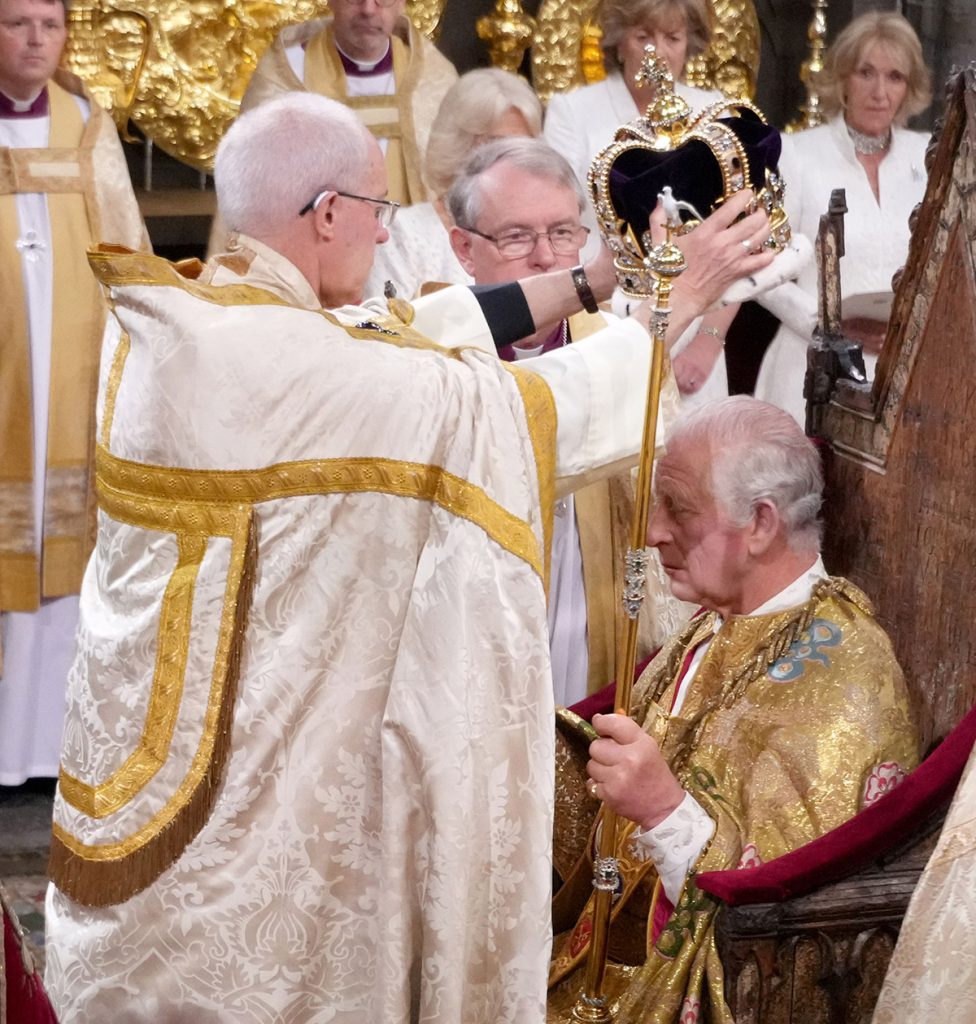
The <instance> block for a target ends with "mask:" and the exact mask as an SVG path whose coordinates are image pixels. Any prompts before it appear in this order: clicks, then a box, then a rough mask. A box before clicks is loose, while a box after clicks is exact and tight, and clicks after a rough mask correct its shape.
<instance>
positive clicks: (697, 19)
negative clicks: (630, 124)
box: [600, 0, 715, 71]
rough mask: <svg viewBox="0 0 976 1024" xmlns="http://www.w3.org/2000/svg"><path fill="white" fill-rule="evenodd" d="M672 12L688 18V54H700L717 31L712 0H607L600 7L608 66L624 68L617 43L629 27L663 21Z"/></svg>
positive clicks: (603, 42) (692, 55) (603, 44)
mask: <svg viewBox="0 0 976 1024" xmlns="http://www.w3.org/2000/svg"><path fill="white" fill-rule="evenodd" d="M673 14H680V15H681V16H682V17H683V18H684V19H685V29H686V31H687V33H688V58H689V59H690V58H691V57H697V56H698V54H700V53H701V52H702V51H703V50H704V49H705V47H707V46H708V44H709V43H710V42H711V39H712V32H713V31H714V24H715V23H714V18H713V15H712V5H711V4H710V3H709V0H606V3H604V5H603V7H602V8H601V10H600V28H601V29H602V30H603V39H602V40H601V42H600V46H601V47H602V48H603V58H604V61H605V62H606V65H607V69H608V70H614V69H616V70H617V71H621V70H622V69H623V65H622V64H621V63H620V58H619V57H618V56H617V47H618V46H619V45H620V40H621V39H623V37H624V33H625V32H626V31H627V30H628V29H631V28H633V27H634V26H635V25H646V24H647V23H648V22H658V21H662V20H663V19H665V18H667V17H669V16H670V15H673Z"/></svg>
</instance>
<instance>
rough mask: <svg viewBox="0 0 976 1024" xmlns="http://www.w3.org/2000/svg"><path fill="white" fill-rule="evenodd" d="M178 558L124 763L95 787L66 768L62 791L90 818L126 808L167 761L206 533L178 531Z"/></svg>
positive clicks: (180, 689) (181, 690) (178, 707)
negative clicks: (140, 717) (144, 703)
mask: <svg viewBox="0 0 976 1024" xmlns="http://www.w3.org/2000/svg"><path fill="white" fill-rule="evenodd" d="M178 543H179V559H178V561H177V563H176V567H175V568H174V570H173V573H172V575H171V576H170V578H169V583H168V584H167V586H166V590H165V592H164V594H163V602H162V608H161V610H160V615H159V630H158V633H157V641H156V665H155V668H154V670H153V681H152V687H151V688H150V691H149V707H148V708H147V710H146V719H145V724H144V725H143V730H142V735H141V736H140V738H139V742H138V744H136V748H135V750H134V751H133V752H132V753H131V754H130V755H129V757H128V758H126V760H125V763H124V764H123V765H122V766H121V767H120V768H119V769H118V770H117V771H116V772H114V773H113V774H112V775H111V776H110V777H109V778H108V779H106V780H105V781H104V782H100V783H99V784H98V785H97V786H90V785H88V784H87V783H85V782H82V781H81V780H80V779H76V778H74V777H73V776H71V775H68V774H67V772H65V771H62V772H61V773H60V777H59V784H60V786H61V795H62V796H63V797H64V799H65V800H66V801H67V802H68V803H69V804H71V806H72V807H74V808H76V809H77V810H79V811H81V812H82V813H83V814H87V815H88V817H90V818H105V817H107V816H108V815H109V814H114V813H115V812H116V811H118V810H120V809H121V808H122V807H124V806H125V805H126V804H127V803H129V801H131V800H132V799H133V797H135V795H136V794H137V793H139V792H140V791H141V790H142V789H143V788H144V787H145V786H146V784H147V783H148V782H149V780H150V779H152V777H153V776H154V775H155V774H156V772H158V771H159V769H160V768H161V767H162V766H163V765H164V764H165V762H166V758H167V756H168V754H169V748H170V744H171V743H172V741H173V731H174V729H175V728H176V719H177V717H178V715H179V710H180V703H181V701H182V699H183V684H184V682H185V676H186V659H187V656H188V655H189V653H190V615H191V613H192V611H193V595H194V592H195V589H196V581H197V576H198V574H199V572H200V564H201V562H202V561H203V556H204V555H205V554H206V551H207V541H206V538H204V537H194V536H189V535H186V534H182V535H179V536H178Z"/></svg>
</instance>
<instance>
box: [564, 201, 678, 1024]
mask: <svg viewBox="0 0 976 1024" xmlns="http://www.w3.org/2000/svg"><path fill="white" fill-rule="evenodd" d="M658 198H659V199H660V201H661V204H662V206H663V207H664V212H665V218H666V219H665V238H664V241H663V242H662V243H661V244H660V245H656V246H654V248H652V249H651V250H650V252H649V253H648V255H647V256H646V257H645V258H644V261H643V262H644V265H645V267H646V268H647V269H648V270H649V272H650V274H651V277H652V279H653V281H654V309H653V310H652V312H651V320H650V324H649V327H650V330H651V346H652V348H651V372H650V375H649V377H648V382H647V404H646V406H645V410H644V433H643V439H642V441H641V453H640V463H639V466H638V470H637V500H636V503H635V508H634V521H633V526H632V529H631V535H630V547H629V549H628V551H627V554H626V556H625V557H626V572H625V575H624V592H623V607H624V612H625V616H626V617H625V619H624V629H623V637H622V641H621V643H620V645H619V647H618V648H617V655H616V664H615V671H616V678H617V693H616V699H615V703H616V711H617V714H621V715H627V714H629V713H630V694H631V690H632V689H633V685H634V670H635V668H636V664H637V626H638V618H639V616H640V610H641V605H642V604H643V603H644V578H645V575H646V571H647V560H648V551H647V521H648V518H649V515H650V508H651V481H652V478H653V475H654V448H655V443H656V440H657V416H658V406H659V404H660V399H661V381H662V377H663V374H664V349H665V336H666V334H667V330H668V318H669V317H670V315H671V307H670V305H669V301H670V297H671V289H672V287H673V286H674V279H675V278H676V277H677V276H678V275H679V274H680V273H681V272H682V271H683V270H684V269H685V267H686V266H687V264H686V263H685V258H684V255H683V253H682V252H681V250H680V249H679V248H678V246H677V245H675V243H674V241H673V240H672V238H673V235H674V232H675V231H676V230H677V229H678V228H679V227H680V226H681V217H680V214H679V204H678V203H677V202H676V201H675V199H674V198H673V196H672V195H671V189H670V188H665V189H664V192H663V193H662V194H661V195H660V196H659V197H658ZM617 823H618V816H617V815H616V814H615V813H614V812H613V811H611V810H610V809H609V808H607V807H604V809H603V829H602V832H601V835H600V849H599V855H598V856H597V857H596V860H595V862H594V865H593V888H594V889H595V890H596V893H595V896H594V905H593V932H592V934H591V936H590V949H589V954H588V959H587V962H586V981H585V984H584V986H583V991H582V992H581V993H580V996H579V999H577V1001H576V1005H575V1006H574V1007H573V1012H572V1017H571V1019H572V1020H574V1021H581V1022H584V1024H611V1022H612V1021H613V1015H612V1014H611V1013H610V1009H609V1007H608V1005H607V998H606V996H605V995H604V993H603V981H604V976H605V974H606V967H607V945H608V940H609V933H610V910H611V905H612V900H613V894H614V892H616V890H617V886H618V883H619V878H620V872H619V866H618V864H617V858H616V857H615V856H614V851H615V849H616V843H617Z"/></svg>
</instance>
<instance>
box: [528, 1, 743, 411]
mask: <svg viewBox="0 0 976 1024" xmlns="http://www.w3.org/2000/svg"><path fill="white" fill-rule="evenodd" d="M600 27H601V28H602V30H603V40H602V43H601V46H602V47H603V57H604V62H605V64H606V66H607V71H608V74H607V77H606V78H605V79H604V80H603V81H602V82H595V83H594V84H593V85H586V86H583V87H581V88H579V89H574V90H573V91H572V92H568V93H561V94H558V95H556V96H553V97H552V99H551V100H550V101H549V107H548V109H547V111H546V122H545V127H544V128H543V135H544V137H545V139H546V141H547V142H548V143H549V145H550V146H552V147H553V149H555V150H556V151H557V152H559V153H561V154H562V155H563V156H564V157H566V159H567V160H568V161H569V163H570V165H571V166H572V168H573V170H574V171H575V172H576V176H577V178H578V179H579V181H580V183H581V184H582V185H583V187H584V190H585V191H587V194H589V190H588V189H587V188H586V184H587V174H588V172H589V169H590V164H591V163H592V161H593V158H594V157H595V156H596V155H597V153H599V152H600V150H601V149H603V148H604V147H605V146H607V145H608V144H609V143H610V142H612V141H613V135H614V132H616V130H617V129H618V128H619V127H620V126H621V125H622V124H626V123H627V122H628V121H633V120H634V119H635V118H637V117H638V115H639V114H641V113H643V112H644V110H645V109H646V107H647V105H648V104H649V103H650V102H651V100H652V99H653V98H654V92H653V88H647V87H638V86H637V84H636V83H635V81H634V77H635V75H636V74H637V71H638V70H639V68H640V65H641V61H642V60H643V57H644V47H645V46H647V45H648V44H649V43H651V44H653V45H654V48H655V50H656V51H657V53H658V55H659V56H661V57H663V58H664V59H665V61H667V64H668V67H669V68H670V70H671V74H672V75H673V76H674V82H675V92H676V93H678V95H679V96H681V97H683V98H684V99H685V100H686V101H687V103H688V104H689V106H690V107H691V108H692V110H695V111H698V110H701V109H702V108H703V107H706V106H708V105H709V104H712V103H717V102H719V101H720V100H722V99H724V98H725V97H723V95H722V94H721V93H720V92H717V91H715V90H706V89H697V88H695V87H694V86H691V85H686V84H685V83H684V82H683V81H682V80H681V79H682V76H683V75H684V69H685V64H686V62H687V61H688V59H689V58H690V57H695V56H697V55H698V54H699V53H701V52H702V51H703V50H704V49H705V47H706V46H708V43H709V40H710V39H711V36H712V10H711V5H710V3H709V2H708V0H606V2H605V3H604V4H603V6H602V8H601V11H600ZM583 224H584V225H585V226H586V227H588V228H589V229H590V237H589V241H588V242H587V244H586V246H585V247H584V249H583V254H584V256H590V255H592V254H593V252H595V250H596V247H597V246H598V245H599V238H600V232H599V230H598V229H597V221H596V215H595V214H594V212H593V209H592V206H588V209H587V210H586V211H585V212H584V216H583ZM736 308H737V307H734V308H733V307H730V308H729V309H727V310H722V311H720V312H717V313H713V314H710V315H709V316H708V317H706V318H705V319H704V320H703V321H699V322H698V323H697V324H696V325H694V327H693V329H691V330H690V331H689V332H688V336H687V337H683V338H682V339H681V340H680V341H679V342H678V344H677V345H675V348H674V353H673V354H674V355H675V360H674V374H675V379H676V380H677V382H678V387H679V389H680V390H681V393H682V394H683V395H685V396H686V397H687V396H691V395H697V396H698V399H697V400H699V401H701V400H706V399H710V398H716V397H718V398H720V397H722V396H723V395H725V394H727V393H728V381H727V378H726V373H725V360H724V358H721V357H722V356H723V347H724V344H725V332H726V330H727V329H728V325H729V324H730V323H731V322H732V318H733V317H734V316H735V309H736Z"/></svg>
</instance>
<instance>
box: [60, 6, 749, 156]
mask: <svg viewBox="0 0 976 1024" xmlns="http://www.w3.org/2000/svg"><path fill="white" fill-rule="evenodd" d="M447 2H448V0H408V2H407V13H408V14H409V16H410V18H411V20H412V21H413V22H414V24H415V25H416V26H417V27H418V29H419V30H420V31H421V32H423V33H425V34H426V35H427V36H429V37H431V38H436V36H437V32H438V28H439V25H440V21H441V17H442V15H443V14H444V10H445V7H446V5H447ZM599 3H600V0H542V3H541V5H540V7H539V11H538V15H537V17H536V18H530V17H529V16H528V15H526V14H525V12H524V11H523V10H522V7H521V0H498V2H497V4H496V7H495V11H494V12H493V14H491V15H489V16H488V17H487V18H483V19H482V20H481V22H480V23H479V26H478V31H479V34H480V35H481V36H482V38H483V39H485V42H486V45H487V48H488V51H489V53H490V54H491V58H492V63H493V64H495V65H496V66H498V67H504V68H506V69H507V70H515V69H517V68H518V67H519V65H520V64H521V61H522V58H523V55H524V53H525V51H526V50H527V49H529V48H530V47H531V63H532V78H533V84H534V85H535V88H536V90H537V92H538V93H539V95H540V97H541V98H542V99H543V100H547V99H548V98H549V97H550V96H551V95H552V94H553V93H556V92H561V91H564V90H566V89H569V88H571V87H572V86H574V85H579V84H582V83H585V82H589V81H596V80H598V79H599V78H602V77H603V75H604V68H603V61H602V54H601V52H600V49H599V29H597V28H596V26H595V18H596V15H597V11H598V9H599ZM713 8H714V11H715V20H716V33H715V38H714V40H713V41H712V44H711V45H710V47H709V49H708V50H707V51H706V52H705V53H704V54H702V55H701V56H699V57H697V58H695V59H694V60H692V61H690V62H689V65H688V68H687V79H688V81H689V82H690V83H691V84H692V85H699V86H709V87H718V88H720V89H721V90H722V91H723V92H724V93H725V94H726V95H727V96H730V97H751V96H752V95H753V92H754V89H755V69H756V68H757V67H758V64H759V23H758V21H757V18H756V13H755V8H754V6H753V0H713ZM327 10H328V6H327V4H326V3H325V2H324V0H141V2H138V3H137V2H136V0H74V2H73V3H72V5H71V7H70V10H69V15H68V17H69V24H70V28H71V32H70V37H69V41H68V46H67V48H66V50H65V58H64V63H65V65H66V66H67V67H68V69H69V70H71V71H73V72H74V73H75V74H77V75H79V76H80V77H81V78H82V79H83V80H84V81H85V82H86V84H87V85H88V87H89V88H90V89H91V91H92V93H93V94H94V96H95V98H96V99H97V100H98V101H99V102H100V103H101V104H102V105H103V106H104V107H106V108H107V109H109V110H111V111H112V113H113V116H114V117H115V119H116V122H117V123H118V124H119V125H120V127H122V128H123V130H124V128H125V125H126V124H128V122H129V120H130V119H131V121H132V122H133V123H134V124H136V125H137V126H138V127H139V128H140V130H141V131H142V132H143V133H144V134H145V135H146V136H147V137H149V138H150V139H152V140H153V142H154V143H155V144H157V145H158V146H159V147H160V148H161V149H163V150H165V151H166V152H168V153H170V154H172V155H173V156H175V157H177V158H178V159H180V160H183V161H184V162H185V163H188V164H190V165H192V166H194V167H197V168H199V169H201V170H209V169H210V168H211V167H212V164H213V156H214V151H215V150H216V148H217V143H218V142H219V140H220V138H221V136H222V135H223V133H224V131H225V130H226V129H227V127H228V125H229V124H230V123H231V121H233V119H234V117H235V116H236V114H237V110H238V107H239V105H240V99H241V96H242V95H243V94H244V90H245V88H246V86H247V82H248V79H249V78H250V75H251V72H252V71H253V70H254V67H255V66H256V64H257V62H258V60H259V58H260V57H261V55H262V54H263V53H264V51H265V50H266V49H267V47H268V46H269V45H270V44H271V41H272V39H273V38H274V36H275V35H276V34H277V32H278V31H279V30H280V29H281V28H283V27H284V26H285V25H288V24H293V23H295V22H301V21H305V20H307V19H309V18H313V17H318V16H319V15H321V14H323V13H326V12H327Z"/></svg>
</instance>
